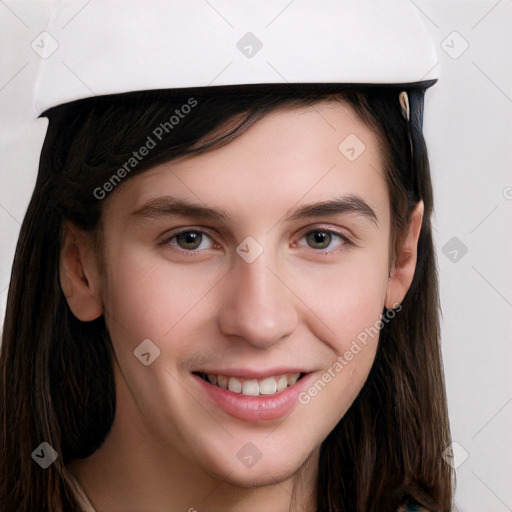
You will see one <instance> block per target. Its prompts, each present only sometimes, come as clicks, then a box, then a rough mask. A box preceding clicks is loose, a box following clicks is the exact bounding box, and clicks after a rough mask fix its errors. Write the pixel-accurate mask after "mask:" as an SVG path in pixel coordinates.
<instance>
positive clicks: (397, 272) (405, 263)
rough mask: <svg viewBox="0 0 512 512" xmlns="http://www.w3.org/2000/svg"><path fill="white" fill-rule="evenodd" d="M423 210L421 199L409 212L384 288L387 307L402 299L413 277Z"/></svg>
mask: <svg viewBox="0 0 512 512" xmlns="http://www.w3.org/2000/svg"><path fill="white" fill-rule="evenodd" d="M424 210H425V206H424V204H423V201H419V202H418V204H417V205H416V206H415V208H414V210H413V211H412V213H411V218H410V222H409V227H408V229H407V233H406V235H405V238H404V240H403V243H402V246H401V248H400V249H399V250H398V253H397V255H396V260H395V262H394V264H393V265H392V267H391V271H390V275H389V279H388V286H387V290H386V302H385V306H386V308H387V309H392V308H394V307H396V306H397V304H400V303H401V302H402V301H403V299H404V297H405V294H406V293H407V291H408V290H409V288H410V286H411V283H412V280H413V278H414V272H415V270H416V262H417V260H418V239H419V236H420V232H421V226H422V224H423V212H424Z"/></svg>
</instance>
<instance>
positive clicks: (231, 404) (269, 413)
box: [193, 373, 314, 421]
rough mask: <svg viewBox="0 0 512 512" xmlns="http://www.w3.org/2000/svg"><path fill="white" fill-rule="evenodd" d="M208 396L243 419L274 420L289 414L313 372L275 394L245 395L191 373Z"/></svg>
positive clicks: (230, 412) (228, 411)
mask: <svg viewBox="0 0 512 512" xmlns="http://www.w3.org/2000/svg"><path fill="white" fill-rule="evenodd" d="M193 377H195V380H196V381H197V382H198V383H199V385H200V386H201V389H203V390H204V391H205V392H206V394H207V395H208V397H209V398H210V399H211V400H213V401H214V402H215V404H216V405H218V406H220V407H221V409H223V410H224V411H225V412H227V413H228V414H230V415H231V416H234V417H235V418H238V419H241V420H244V421H259V420H275V419H278V418H282V417H283V416H286V415H288V414H290V413H291V412H292V410H293V408H294V407H295V406H296V405H297V404H298V402H299V400H298V396H299V394H300V393H301V392H302V391H303V390H304V389H306V388H307V387H308V384H309V382H310V381H311V379H313V378H314V374H313V373H308V374H307V375H305V376H304V377H302V379H300V380H298V381H297V382H296V383H295V384H294V385H293V386H288V387H287V388H286V389H284V390H283V391H280V392H278V393H276V394H275V395H260V396H246V395H242V394H241V393H234V392H233V391H229V390H228V389H223V388H220V387H218V386H215V385H213V384H210V383H209V382H207V381H205V380H204V379H202V378H201V377H199V376H198V375H193Z"/></svg>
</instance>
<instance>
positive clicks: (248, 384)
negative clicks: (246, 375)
mask: <svg viewBox="0 0 512 512" xmlns="http://www.w3.org/2000/svg"><path fill="white" fill-rule="evenodd" d="M259 394H260V386H259V385H258V381H257V380H256V379H249V380H244V383H243V384H242V395H247V396H258V395H259Z"/></svg>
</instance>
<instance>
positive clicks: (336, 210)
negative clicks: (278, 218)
mask: <svg viewBox="0 0 512 512" xmlns="http://www.w3.org/2000/svg"><path fill="white" fill-rule="evenodd" d="M344 213H352V214H355V215H358V216H360V217H362V218H364V219H367V220H369V221H370V222H372V224H374V225H375V226H376V227H378V226H379V220H378V218H377V214H376V213H375V210H374V209H373V208H372V207H371V206H370V205H369V204H368V203H367V202H366V201H365V200H364V199H363V198H362V197H360V196H357V195H354V194H350V195H348V196H343V197H338V198H336V199H329V200H327V201H322V202H319V203H318V202H317V203H312V204H307V205H305V206H302V207H301V208H299V209H298V210H295V211H293V212H290V213H289V214H288V215H287V218H288V219H289V220H300V219H304V218H310V217H325V216H327V217H328V216H332V215H340V214H344Z"/></svg>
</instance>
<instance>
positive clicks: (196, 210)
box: [131, 196, 229, 223]
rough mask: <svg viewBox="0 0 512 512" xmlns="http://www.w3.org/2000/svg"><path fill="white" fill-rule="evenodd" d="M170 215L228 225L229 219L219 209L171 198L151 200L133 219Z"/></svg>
mask: <svg viewBox="0 0 512 512" xmlns="http://www.w3.org/2000/svg"><path fill="white" fill-rule="evenodd" d="M170 215H180V216H182V217H191V218H195V219H203V220H212V221H219V222H223V223H226V222H227V220H228V219H229V215H228V213H227V212H225V211H223V210H221V209H219V208H210V207H208V206H203V205H200V204H196V203H192V202H189V201H185V200H183V199H177V198H175V197H171V196H163V197H157V198H155V199H151V200H150V201H148V202H147V203H145V204H144V205H142V207H140V208H139V209H137V210H135V211H134V212H132V213H131V216H132V217H140V218H158V217H166V216H170Z"/></svg>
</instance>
